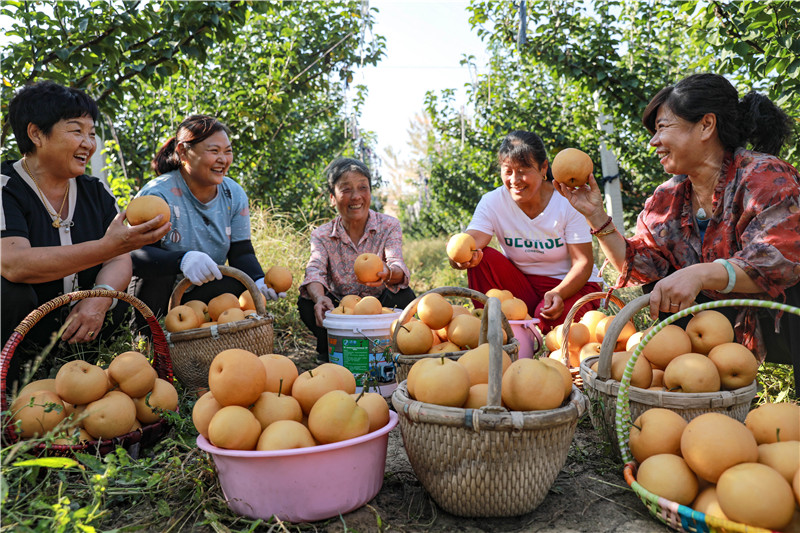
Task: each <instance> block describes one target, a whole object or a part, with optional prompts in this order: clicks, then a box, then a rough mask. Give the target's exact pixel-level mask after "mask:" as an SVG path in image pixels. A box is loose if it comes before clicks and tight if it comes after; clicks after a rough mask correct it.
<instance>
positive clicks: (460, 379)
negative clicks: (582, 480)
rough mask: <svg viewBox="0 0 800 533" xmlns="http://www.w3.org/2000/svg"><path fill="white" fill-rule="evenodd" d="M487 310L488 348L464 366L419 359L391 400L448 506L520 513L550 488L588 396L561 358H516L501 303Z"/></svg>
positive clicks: (422, 473) (414, 461)
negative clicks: (508, 348) (509, 349)
mask: <svg viewBox="0 0 800 533" xmlns="http://www.w3.org/2000/svg"><path fill="white" fill-rule="evenodd" d="M435 290H441V289H435ZM423 297H424V295H423ZM486 304H487V305H486V307H485V311H484V313H483V316H482V318H481V321H480V327H479V333H480V338H481V340H482V341H484V343H482V344H481V345H480V346H478V347H477V348H476V349H473V350H470V351H468V352H466V353H464V354H463V355H461V356H460V357H459V358H458V361H454V360H453V359H451V358H448V357H445V356H438V357H426V358H422V359H420V360H418V361H417V362H416V363H415V364H414V366H412V368H411V370H410V371H409V373H408V378H407V379H406V381H404V382H402V383H400V384H399V385H398V387H397V389H396V390H395V392H394V393H393V394H392V404H393V405H394V408H395V410H396V411H397V413H398V415H399V422H400V431H401V433H402V436H403V443H404V446H405V449H406V452H407V454H408V459H409V462H410V463H411V467H412V468H413V469H414V473H415V474H416V476H417V478H418V479H419V480H420V482H421V483H422V485H423V486H424V487H425V489H426V490H427V491H428V493H429V494H430V495H431V497H432V498H433V499H434V500H435V501H436V503H437V504H438V505H439V506H440V507H442V508H443V509H444V510H446V511H447V512H449V513H452V514H455V515H458V516H480V517H490V516H517V515H520V514H524V513H528V512H530V511H532V510H533V509H535V508H536V507H537V506H538V505H539V504H540V503H541V502H542V501H543V500H544V498H545V496H546V495H547V493H548V491H549V490H550V487H551V485H552V484H553V482H554V481H555V479H556V476H557V475H558V473H559V471H560V470H561V468H562V467H563V465H564V462H565V461H566V458H567V452H568V450H569V448H570V443H571V442H572V437H573V436H574V434H575V428H576V426H577V423H578V418H580V416H582V415H583V413H584V412H585V410H586V398H585V397H584V396H583V394H581V392H580V390H578V388H577V387H575V386H574V385H573V383H572V377H571V376H570V374H569V370H568V369H567V367H566V366H565V365H564V364H563V363H561V362H560V361H556V360H552V359H547V360H546V361H545V360H544V359H542V360H539V359H529V358H522V359H518V360H517V361H514V362H512V361H511V357H509V354H508V353H506V352H505V351H504V346H503V345H502V342H503V332H504V329H505V328H503V327H502V325H503V314H502V311H501V304H500V300H499V299H497V298H495V297H492V298H488V301H487V302H486ZM408 311H409V309H407V310H406V312H408ZM486 341H488V342H486Z"/></svg>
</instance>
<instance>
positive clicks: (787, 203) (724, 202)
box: [557, 74, 800, 379]
mask: <svg viewBox="0 0 800 533" xmlns="http://www.w3.org/2000/svg"><path fill="white" fill-rule="evenodd" d="M643 122H644V124H645V126H646V127H647V129H648V130H649V131H650V132H651V133H652V134H653V137H652V139H651V140H650V144H651V145H652V146H654V147H655V149H656V155H657V156H658V157H659V158H660V162H661V164H662V165H663V166H664V170H665V171H666V172H667V173H669V174H672V175H673V177H672V178H671V179H669V180H668V181H667V182H665V183H663V184H661V185H660V186H659V187H658V188H657V189H656V190H655V192H654V193H653V196H651V197H650V198H649V199H648V200H647V202H646V203H645V207H644V210H643V211H642V212H641V213H640V214H639V218H638V222H637V227H636V234H635V235H634V236H633V237H631V238H629V239H626V238H625V237H623V236H622V235H621V234H620V233H619V232H617V231H616V230H615V229H614V227H613V224H610V225H609V224H608V223H607V221H608V215H607V214H606V213H605V211H604V210H603V207H602V206H603V199H602V195H601V193H600V190H599V188H598V186H597V183H596V182H595V181H594V179H592V177H591V176H589V184H588V186H584V187H583V188H580V189H568V188H566V187H564V186H559V187H558V188H559V192H561V194H563V195H564V196H565V197H566V198H568V199H569V200H570V202H571V203H572V205H573V206H575V208H576V209H577V210H578V211H580V212H581V213H583V214H584V216H586V219H587V221H588V222H589V225H590V226H592V228H601V227H603V226H606V227H608V229H603V230H601V231H600V232H599V233H597V235H598V237H600V238H599V241H600V245H601V246H602V248H603V251H604V252H605V254H606V256H607V257H608V258H609V260H610V261H611V263H612V264H613V265H614V266H615V267H616V268H617V269H618V270H619V271H620V272H621V275H620V278H619V281H618V285H619V286H624V285H638V284H647V283H654V285H653V287H652V292H651V296H650V313H651V315H652V316H653V318H656V317H658V316H659V312H662V313H675V312H677V311H679V310H680V309H684V308H686V307H689V306H691V305H692V304H693V303H694V302H695V301H699V302H702V301H708V300H720V299H725V298H731V297H742V298H747V297H749V298H758V299H765V300H778V301H784V302H786V303H788V304H790V305H794V306H800V285H798V282H800V175H798V172H797V170H795V168H794V167H792V165H790V164H788V163H786V162H785V161H782V160H781V159H779V158H777V157H776V156H775V155H770V154H777V153H778V152H779V151H780V148H781V146H782V145H783V143H784V141H785V140H786V138H787V137H788V135H789V133H790V132H791V123H790V121H789V119H788V117H787V116H786V114H785V113H783V112H782V111H781V110H780V109H778V108H777V107H776V106H775V105H774V104H773V103H772V102H771V101H770V100H769V99H768V98H766V97H765V96H763V95H761V94H758V93H755V92H750V93H749V94H747V95H746V96H745V97H744V98H742V99H741V100H739V96H738V93H737V91H736V89H735V88H734V87H733V86H732V85H731V84H730V82H728V81H727V80H726V79H725V78H724V77H722V76H719V75H716V74H695V75H692V76H689V77H688V78H686V79H684V80H682V81H681V82H679V83H678V84H676V85H674V86H670V87H667V88H665V89H662V90H661V91H660V92H659V93H658V94H657V95H656V96H655V97H654V98H653V100H652V101H651V102H650V104H649V105H648V106H647V109H646V110H645V113H644V117H643ZM748 142H750V143H752V145H753V147H754V150H755V151H750V150H746V149H745V148H744V146H745V145H746V144H747V143H748ZM558 185H560V184H557V186H558ZM719 310H720V311H721V312H723V313H725V312H726V310H728V311H730V312H728V313H727V315H728V317H729V319H731V321H732V323H733V324H734V329H735V331H736V337H737V340H738V341H739V342H742V343H744V344H745V345H746V346H748V347H749V348H750V349H751V350H753V352H754V353H755V355H756V357H758V359H759V360H760V361H763V360H764V358H765V357H767V356H769V360H771V361H775V362H782V363H788V362H790V361H791V357H792V355H793V357H794V365H795V379H797V378H798V374H797V369H798V363H800V318H799V317H797V316H796V315H793V314H776V313H773V312H771V311H761V310H758V309H756V308H752V307H746V308H740V309H736V308H720V309H719ZM778 326H779V327H778Z"/></svg>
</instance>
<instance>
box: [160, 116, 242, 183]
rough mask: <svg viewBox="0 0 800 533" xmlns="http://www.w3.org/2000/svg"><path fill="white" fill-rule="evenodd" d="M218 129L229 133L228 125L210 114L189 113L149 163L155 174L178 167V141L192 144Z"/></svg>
mask: <svg viewBox="0 0 800 533" xmlns="http://www.w3.org/2000/svg"><path fill="white" fill-rule="evenodd" d="M218 131H224V132H225V133H227V134H228V135H230V133H231V132H230V130H229V129H228V126H226V125H225V124H223V123H222V122H220V121H219V120H217V119H216V118H215V117H212V116H210V115H190V116H188V117H186V118H185V119H184V120H183V122H181V123H180V124H179V125H178V130H177V132H176V133H175V135H173V136H172V137H170V138H169V139H168V140H167V142H165V143H164V144H163V145H162V146H161V148H159V150H158V153H156V156H155V157H154V158H153V161H152V162H151V163H150V167H151V168H152V169H153V170H154V171H155V173H156V174H157V175H159V176H160V175H161V174H164V173H166V172H170V171H172V170H176V169H179V168H180V167H181V159H180V157H179V156H178V153H177V148H178V143H185V144H187V145H189V146H194V145H195V144H197V143H199V142H203V141H205V140H206V139H208V138H209V137H211V136H212V135H214V134H215V133H217V132H218Z"/></svg>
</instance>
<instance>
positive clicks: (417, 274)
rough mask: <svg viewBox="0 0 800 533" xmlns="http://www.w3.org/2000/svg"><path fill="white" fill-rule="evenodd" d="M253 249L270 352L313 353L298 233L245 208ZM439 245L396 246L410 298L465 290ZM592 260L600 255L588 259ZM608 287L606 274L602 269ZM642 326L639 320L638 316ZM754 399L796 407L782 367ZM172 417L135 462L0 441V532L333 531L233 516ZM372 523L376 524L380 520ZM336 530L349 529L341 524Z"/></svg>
mask: <svg viewBox="0 0 800 533" xmlns="http://www.w3.org/2000/svg"><path fill="white" fill-rule="evenodd" d="M251 220H252V229H253V243H254V246H255V249H256V254H257V255H258V258H259V260H260V261H261V264H262V265H263V266H264V267H265V268H268V267H270V266H272V265H284V266H286V267H288V268H289V269H290V270H291V271H292V273H293V276H294V285H293V287H292V288H291V289H290V290H289V292H288V295H287V298H285V299H282V300H280V301H278V302H270V303H269V304H268V309H269V311H270V312H271V313H272V314H273V315H274V317H275V323H274V329H275V332H276V347H275V351H276V352H278V353H287V352H289V351H292V350H295V349H297V348H302V347H305V348H308V347H310V346H312V345H313V344H312V337H311V335H310V333H308V332H307V331H306V329H305V326H304V325H303V324H302V322H301V321H300V319H299V316H298V314H297V308H296V301H297V297H298V291H297V287H298V285H299V284H300V282H301V281H302V279H303V275H304V270H305V265H306V261H307V260H308V254H309V239H308V235H309V232H308V230H306V231H298V230H296V229H295V228H294V226H293V225H292V224H291V220H290V219H289V217H288V215H283V214H279V213H275V212H273V211H270V210H261V209H254V210H253V212H252V213H251ZM445 245H446V239H444V238H441V239H427V240H411V239H408V240H406V241H405V243H404V246H403V253H404V256H405V260H406V263H407V264H408V267H409V269H410V271H411V272H412V278H411V286H412V288H413V289H414V291H415V292H417V294H421V293H422V292H425V291H426V290H429V289H431V288H433V287H441V286H466V274H465V273H464V272H463V271H457V270H454V269H452V268H450V267H449V265H448V262H447V259H446V257H445V254H444V249H445ZM596 257H600V255H596ZM604 277H605V279H606V280H607V281H608V282H610V281H611V280H613V279H615V278H616V274H615V273H614V272H612V271H610V270H609V271H607V272H604ZM639 294H641V291H640V290H639V289H636V288H632V289H624V290H622V291H620V292H619V295H620V297H621V298H622V299H623V300H624V301H630V300H631V299H633V298H635V297H636V296H638V295H639ZM637 320H641V321H642V322H643V323H642V324H638V323H637V325H638V326H640V327H643V326H644V325H649V324H645V323H644V322H646V319H645V318H641V319H637ZM131 344H132V339H131V338H130V335H129V334H128V335H127V336H126V334H125V332H121V333H120V335H119V336H117V337H116V338H115V339H114V341H113V342H112V343H110V344H108V345H107V346H104V347H103V348H102V349H101V350H100V351H99V352H88V351H85V349H82V348H80V347H79V348H78V355H79V356H80V357H82V358H85V359H88V360H97V359H99V360H103V361H108V359H109V358H110V355H111V354H116V353H121V352H122V351H125V350H128V349H131ZM44 359H45V364H44V365H43V369H42V371H41V372H44V373H45V374H50V373H52V372H53V369H54V364H53V363H59V361H56V360H54V361H52V362H50V361H49V359H48V357H47V356H45V358H44ZM759 389H760V391H761V392H760V394H759V396H758V401H759V402H763V401H773V400H787V399H789V400H796V399H797V392H796V391H795V390H794V389H793V375H792V372H791V369H787V367H785V366H779V365H764V367H762V370H761V372H760V373H759ZM178 390H179V395H180V406H179V413H167V414H166V416H168V418H169V419H170V422H171V424H172V427H173V429H172V430H171V431H170V433H169V434H168V436H167V437H166V438H165V439H163V440H162V441H160V442H159V443H158V444H156V445H155V446H154V447H152V448H150V449H146V450H144V451H143V455H142V456H141V457H139V458H138V459H137V460H134V459H132V458H131V457H130V456H129V455H128V454H127V453H126V452H125V451H123V450H121V449H118V450H117V451H116V452H114V453H110V454H108V455H106V456H104V457H100V456H96V455H92V454H88V453H84V454H79V455H77V456H76V457H75V459H77V461H75V460H70V459H69V458H62V459H58V460H55V461H52V460H49V459H44V458H38V457H37V456H36V454H35V453H33V450H32V446H33V445H35V444H37V443H39V442H47V441H52V440H53V438H54V436H53V435H46V436H45V437H43V438H42V439H35V440H30V441H24V442H20V443H17V444H14V445H7V444H4V447H3V449H2V459H1V460H0V493H1V494H0V495H1V497H2V500H1V501H0V512H2V518H3V520H2V525H0V532H6V531H8V532H11V531H14V532H17V531H42V532H44V531H47V532H50V531H55V532H67V531H81V532H91V531H119V532H123V531H124V532H129V531H197V530H200V531H255V530H258V531H311V530H314V531H317V530H320V529H321V530H324V529H325V528H326V527H327V525H331V527H334V524H335V526H336V527H337V528H341V527H342V523H340V522H342V521H341V520H340V519H339V518H336V519H332V520H331V521H329V522H328V523H326V524H323V525H320V524H315V525H291V524H283V523H280V522H263V521H260V520H251V519H247V518H244V517H240V516H237V515H235V514H234V513H232V512H231V511H230V510H229V509H228V507H227V505H226V503H225V500H224V496H223V494H222V492H221V490H220V488H219V485H218V484H217V482H216V475H215V471H214V466H213V463H212V461H211V459H210V458H209V457H208V456H206V454H205V453H202V452H200V451H199V450H198V449H197V447H196V445H195V442H194V441H195V437H196V435H197V433H196V430H195V429H194V427H193V425H192V422H191V409H192V406H193V396H192V395H190V394H187V393H185V392H184V391H183V390H182V389H181V388H180V385H178ZM379 518H380V517H379ZM343 525H344V530H348V528H347V525H346V524H343Z"/></svg>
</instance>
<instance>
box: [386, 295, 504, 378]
mask: <svg viewBox="0 0 800 533" xmlns="http://www.w3.org/2000/svg"><path fill="white" fill-rule="evenodd" d="M445 296H452V297H457V298H470V299H472V300H475V301H478V302H481V303H483V304H484V305H485V304H486V302H487V301H488V298H487V297H486V295H485V294H483V293H482V292H478V291H475V290H472V289H467V288H465V287H438V288H436V289H431V290H429V291H428V292H426V293H425V294H422V295H420V296H418V297H417V298H416V299H415V300H414V301H412V302H411V303H410V304H408V305H407V306H406V308H405V309H404V310H403V312H402V314H401V315H400V317H399V318H398V319H397V321H396V322H395V323H393V324H392V327H391V335H392V349H393V352H394V354H395V355H394V362H395V379H396V380H397V383H400V382H402V381H403V380H404V379H406V377H407V376H408V372H409V370H410V369H411V367H412V366H413V365H414V363H416V362H417V361H419V360H420V359H426V358H431V357H434V358H436V357H447V358H448V359H458V358H459V357H460V356H462V355H464V353H466V352H467V351H468V350H471V349H474V348H477V347H478V345H480V344H483V343H485V342H486V339H485V338H482V337H481V336H480V335H481V331H482V330H481V326H480V324H481V317H482V315H483V313H484V310H483V309H475V310H473V311H470V310H469V309H468V308H467V307H465V306H463V305H458V304H451V303H450V302H448V301H447V300H446V299H445ZM414 315H416V316H417V317H419V318H414ZM501 318H502V335H503V339H502V344H503V351H505V352H506V353H507V354H508V355H509V357H511V358H512V360H513V359H516V358H517V354H518V352H519V341H518V340H517V339H515V338H514V331H513V330H512V329H511V325H510V324H509V322H508V320H507V319H506V317H505V315H503V314H502V313H501Z"/></svg>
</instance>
